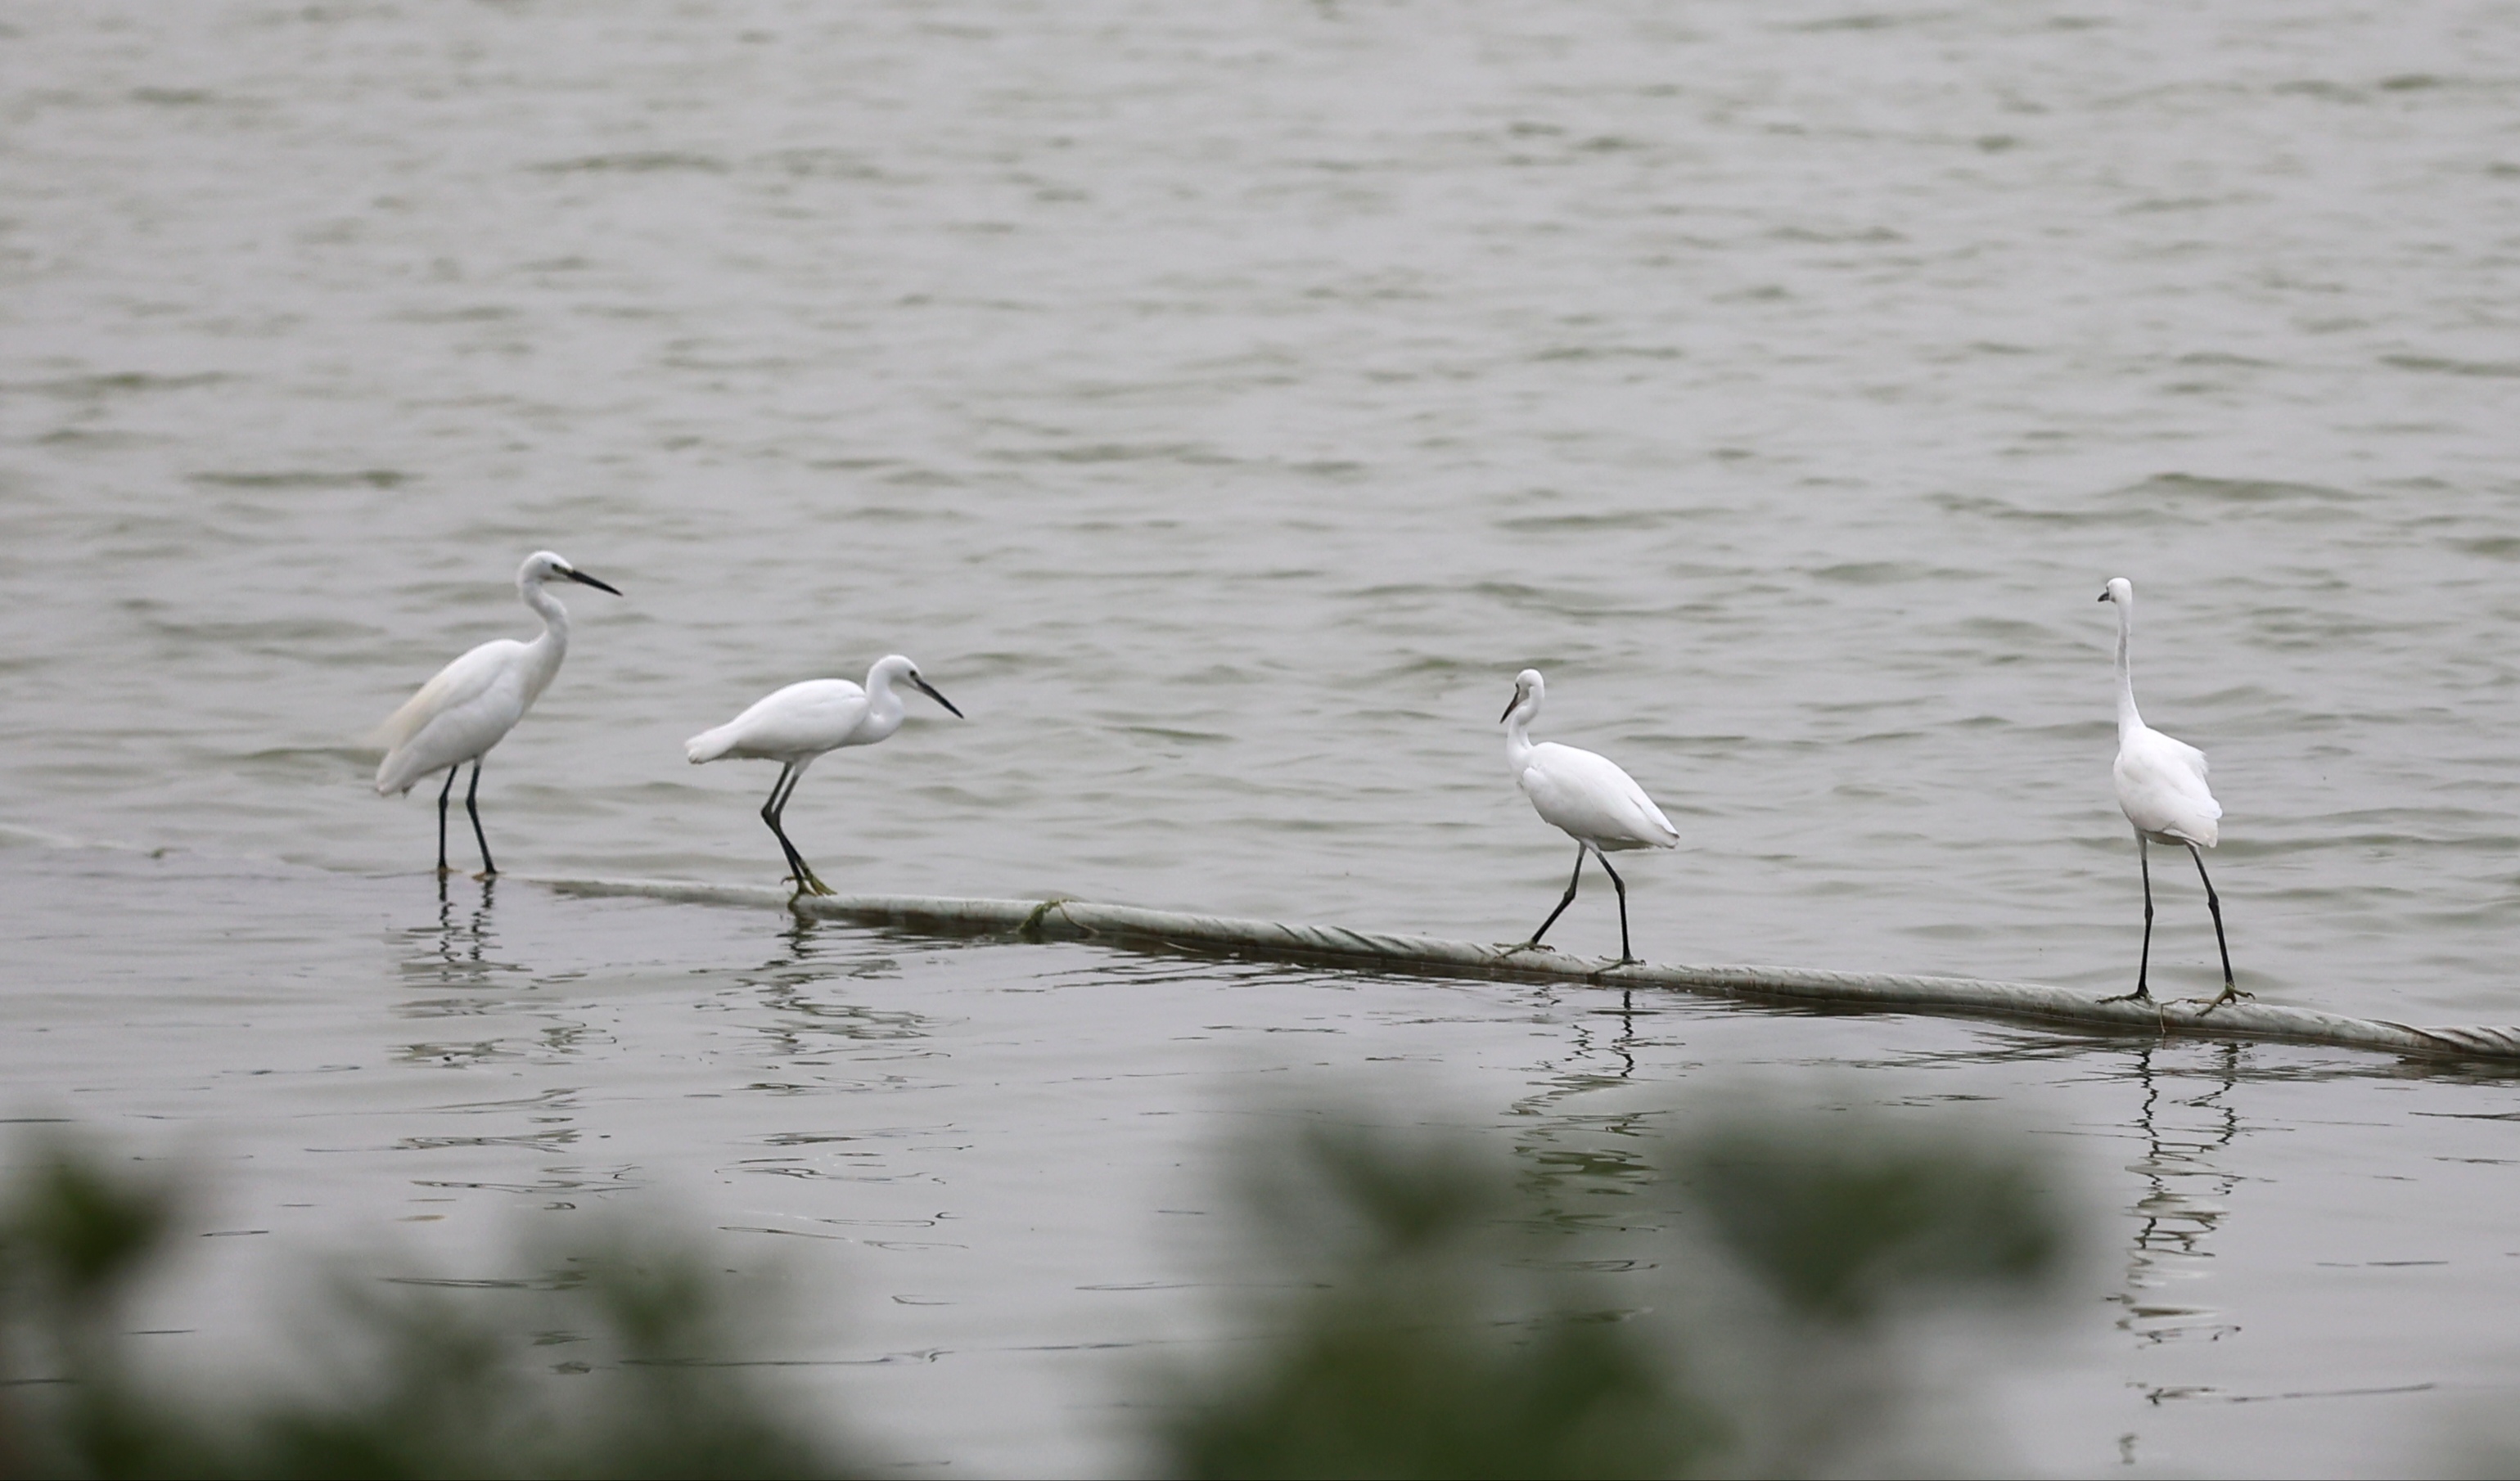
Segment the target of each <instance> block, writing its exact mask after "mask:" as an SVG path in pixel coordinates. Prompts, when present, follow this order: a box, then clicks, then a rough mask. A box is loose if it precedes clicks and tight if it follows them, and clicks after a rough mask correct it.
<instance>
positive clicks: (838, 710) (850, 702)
mask: <svg viewBox="0 0 2520 1481" xmlns="http://www.w3.org/2000/svg"><path fill="white" fill-rule="evenodd" d="M896 679H898V680H903V681H906V682H907V683H908V684H909V685H910V686H911V688H913V689H916V690H918V691H919V692H920V693H921V694H922V695H925V696H927V697H928V698H930V699H933V700H935V701H936V702H937V703H939V704H941V705H943V706H945V708H946V709H948V710H950V711H952V712H953V715H954V718H955V719H957V720H960V719H962V718H963V712H962V711H961V710H959V709H955V708H954V701H953V700H951V699H948V698H946V697H945V696H943V695H940V694H938V693H936V691H935V690H934V689H933V688H931V687H930V686H929V685H928V683H927V681H926V680H924V679H922V678H921V677H919V665H918V664H916V663H913V662H911V661H910V660H909V659H907V658H905V657H903V656H901V655H900V654H899V653H894V654H891V655H890V656H888V657H884V658H879V659H877V660H876V665H875V667H873V668H871V669H868V670H867V681H866V688H864V689H860V688H858V687H857V686H856V685H854V684H851V683H850V682H849V681H847V680H846V679H808V680H806V681H805V682H804V683H802V684H790V685H788V686H787V688H786V689H783V690H779V691H776V692H774V693H772V694H770V695H769V696H765V697H763V698H762V699H760V700H759V701H757V702H755V703H754V704H753V706H752V707H751V708H750V709H747V710H745V711H744V712H743V713H742V714H740V715H738V716H736V717H735V718H734V719H732V720H729V721H728V722H726V723H725V724H724V725H721V726H719V727H718V728H717V729H715V730H706V731H702V732H700V733H699V734H698V735H697V736H694V737H693V738H692V739H690V740H686V741H684V742H683V754H684V755H685V756H686V757H687V758H689V759H690V761H691V763H692V764H693V765H694V766H697V765H699V764H700V763H701V762H703V761H716V760H719V759H721V758H724V757H728V756H732V757H734V758H736V759H737V760H739V761H777V762H779V763H781V765H780V768H779V780H778V781H776V782H774V783H772V784H770V800H769V801H767V802H764V803H762V804H761V821H762V822H764V823H767V824H769V825H770V831H771V832H772V833H773V834H775V835H776V836H777V837H778V839H779V850H780V852H782V853H784V854H786V855H787V869H788V877H789V878H791V879H793V880H795V881H796V893H797V894H799V895H803V894H807V893H812V894H817V895H828V894H830V893H832V887H831V886H830V885H828V884H825V883H824V882H823V881H822V880H821V879H819V878H817V877H816V876H815V875H814V869H813V866H812V865H809V864H807V863H806V862H805V856H804V855H803V854H800V853H798V852H797V851H796V845H795V844H793V843H791V842H789V841H788V839H787V830H786V829H784V828H782V827H780V826H779V820H780V818H781V816H782V815H783V814H785V813H786V812H787V799H788V798H790V797H793V796H794V795H796V784H797V783H798V782H800V781H802V780H804V776H805V768H806V767H808V766H811V765H812V764H813V763H814V758H815V757H816V756H819V755H821V754H823V753H824V752H825V751H833V750H838V749H839V748H840V747H841V746H844V745H873V744H875V743H876V742H877V741H878V740H883V739H884V738H885V737H887V736H889V735H891V734H892V733H893V732H894V731H897V730H899V729H901V696H898V695H896V694H894V693H893V692H892V685H893V681H894V680H896Z"/></svg>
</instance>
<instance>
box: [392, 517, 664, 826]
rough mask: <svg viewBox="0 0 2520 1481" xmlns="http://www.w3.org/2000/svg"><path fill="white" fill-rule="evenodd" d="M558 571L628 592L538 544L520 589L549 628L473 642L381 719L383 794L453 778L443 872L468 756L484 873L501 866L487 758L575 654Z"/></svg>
mask: <svg viewBox="0 0 2520 1481" xmlns="http://www.w3.org/2000/svg"><path fill="white" fill-rule="evenodd" d="M555 576H557V577H560V578H561V579H562V580H567V581H575V582H577V583H579V584H580V585H583V586H591V587H594V588H595V589H596V590H598V591H607V592H611V593H612V595H614V596H616V597H617V596H619V595H621V593H620V592H619V591H617V590H615V589H614V588H612V587H610V586H608V585H607V584H605V583H604V582H602V581H599V580H597V579H596V578H594V577H593V576H590V575H588V574H586V573H585V572H584V571H581V570H579V569H578V568H577V567H575V566H573V565H571V564H569V563H568V562H567V561H563V560H562V559H561V558H560V557H559V556H556V555H554V554H552V553H551V552H550V551H547V550H544V551H536V552H534V553H533V554H532V555H530V556H527V557H526V558H525V562H524V564H522V565H520V566H518V567H517V597H518V598H519V599H521V600H522V601H523V602H524V604H525V606H528V607H530V608H532V609H533V611H534V613H535V615H537V616H539V617H541V618H542V619H543V632H542V636H541V637H539V638H536V639H534V640H533V641H532V642H530V643H518V642H517V641H516V640H515V639H513V638H498V639H494V640H492V641H491V642H488V643H484V644H482V645H481V646H480V647H478V648H475V649H473V650H472V651H470V652H467V653H465V654H464V655H463V656H462V657H460V658H457V659H456V660H455V661H454V662H452V663H449V664H448V665H446V666H445V667H444V668H441V669H439V670H438V671H437V673H436V676H435V677H433V678H431V679H430V680H429V681H428V682H427V684H424V685H422V686H421V687H420V692H419V693H418V694H416V695H413V696H411V697H410V698H409V699H406V700H404V701H403V705H402V708H400V709H397V710H395V711H394V712H393V713H392V714H391V715H388V716H386V717H385V722H384V723H383V724H382V725H380V726H378V727H377V730H376V735H375V737H374V740H376V742H377V743H378V744H381V745H382V746H384V747H385V756H384V760H383V761H382V762H380V763H379V764H378V766H377V792H378V794H379V795H381V796H389V795H392V794H393V793H396V792H407V791H409V790H411V788H412V785H413V784H415V783H417V782H418V781H420V779H421V778H423V777H427V776H432V775H434V774H435V773H437V772H439V771H443V772H445V773H446V785H445V787H444V788H443V789H441V790H440V791H439V792H438V794H437V871H438V873H439V874H441V875H442V874H444V873H446V799H447V796H448V795H449V793H451V792H452V791H453V790H454V787H455V773H456V772H457V770H459V769H460V768H461V767H462V766H463V765H464V763H465V762H467V761H470V762H472V790H470V791H468V792H467V793H466V794H465V798H464V806H465V810H466V811H467V812H469V813H471V814H472V836H473V840H474V841H475V842H477V843H479V844H480V845H481V873H483V874H484V875H491V874H496V873H498V869H497V866H495V865H493V864H492V863H491V862H490V842H489V839H488V837H487V836H486V835H485V834H483V832H482V831H481V813H480V809H479V807H478V805H477V795H476V794H477V792H478V791H479V788H480V785H481V758H482V757H483V756H484V755H487V754H488V753H489V750H490V748H491V747H492V746H494V745H497V744H498V743H499V742H500V741H501V740H505V739H507V735H508V732H510V731H512V730H514V729H516V726H517V721H519V720H521V719H523V718H524V717H525V711H526V710H529V709H531V708H533V704H534V701H535V700H536V699H538V698H541V697H542V693H543V691H544V690H546V689H548V688H550V687H551V682H552V676H553V675H555V674H558V673H559V672H560V664H561V660H562V658H564V657H566V656H567V655H568V608H566V607H564V606H561V605H560V601H559V599H558V598H555V597H554V596H552V595H551V594H550V593H549V592H546V591H544V590H543V583H544V582H546V581H549V580H551V579H552V578H553V577H555Z"/></svg>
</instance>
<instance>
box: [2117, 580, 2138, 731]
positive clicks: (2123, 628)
mask: <svg viewBox="0 0 2520 1481" xmlns="http://www.w3.org/2000/svg"><path fill="white" fill-rule="evenodd" d="M2117 608H2118V734H2119V735H2120V736H2126V735H2130V734H2132V733H2134V732H2136V731H2139V730H2141V729H2143V716H2141V715H2139V714H2138V713H2136V707H2135V666H2134V664H2133V662H2132V660H2131V659H2130V658H2129V657H2128V656H2127V649H2128V647H2129V646H2130V643H2131V642H2132V640H2133V638H2134V636H2135V608H2134V606H2132V605H2131V604H2128V603H2125V602H2120V603H2118V604H2117Z"/></svg>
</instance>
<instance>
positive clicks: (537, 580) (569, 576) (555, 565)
mask: <svg viewBox="0 0 2520 1481" xmlns="http://www.w3.org/2000/svg"><path fill="white" fill-rule="evenodd" d="M554 576H558V577H559V578H561V579H562V580H563V581H574V582H576V583H577V584H578V585H580V586H591V587H594V588H595V589H596V590H597V591H600V592H610V593H611V594H612V595H614V596H616V597H618V596H620V595H621V589H620V588H619V587H616V586H613V585H612V584H610V583H609V582H605V581H598V580H596V579H595V578H594V577H593V576H590V575H588V574H587V573H586V572H584V571H582V570H579V569H578V568H577V567H576V566H574V565H571V564H569V563H568V561H565V560H563V559H562V557H561V555H560V553H559V552H557V551H547V550H538V551H536V552H534V553H533V554H532V555H530V556H527V557H526V558H525V563H524V564H522V565H520V566H517V587H518V588H519V589H521V588H524V587H529V586H540V585H542V584H543V583H544V582H546V581H549V580H550V579H552V578H553V577H554Z"/></svg>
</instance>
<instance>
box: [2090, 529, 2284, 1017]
mask: <svg viewBox="0 0 2520 1481" xmlns="http://www.w3.org/2000/svg"><path fill="white" fill-rule="evenodd" d="M2100 600H2101V601H2103V602H2114V603H2116V604H2117V606H2118V759H2117V765H2116V767H2115V768H2114V776H2115V779H2116V781H2117V786H2118V808H2119V810H2120V811H2122V812H2124V813H2125V814H2126V817H2127V821H2128V822H2129V823H2132V824H2134V825H2135V853H2136V860H2137V862H2138V864H2139V865H2140V866H2141V867H2142V870H2143V955H2142V956H2141V957H2139V958H2138V959H2137V961H2136V968H2135V991H2134V992H2131V993H2120V994H2119V995H2118V996H2117V997H2115V998H2109V999H2104V1000H2103V1001H2104V1002H2110V1003H2122V1002H2126V1001H2128V1000H2130V999H2140V1000H2142V1001H2143V1002H2146V1003H2149V1002H2151V1001H2152V990H2151V989H2150V988H2149V987H2148V986H2146V985H2145V978H2146V977H2147V976H2148V975H2149V974H2150V972H2151V970H2152V845H2153V844H2154V843H2156V842H2159V843H2177V844H2181V845H2183V846H2184V847H2185V848H2186V850H2187V857H2189V858H2191V859H2193V860H2195V861H2196V877H2197V878H2199V879H2202V880H2204V881H2205V908H2206V909H2207V910H2209V911H2211V912H2213V915H2214V945H2215V946H2216V947H2217V948H2218V949H2219V950H2220V951H2221V952H2222V954H2223V993H2222V996H2221V997H2218V998H2216V999H2215V1000H2214V1001H2213V1002H2212V1003H2210V1004H2208V1005H2206V1011H2208V1012H2211V1011H2213V1010H2215V1009H2218V1008H2221V1007H2222V1006H2223V1005H2224V1004H2226V1003H2228V1002H2230V1001H2231V1000H2232V999H2234V998H2245V997H2248V996H2249V994H2247V993H2244V992H2242V991H2240V990H2239V988H2237V987H2235V986H2233V985H2232V982H2231V948H2230V946H2229V944H2228V942H2226V941H2225V940H2224V939H2223V901H2222V899H2221V897H2220V896H2218V895H2216V894H2215V893H2214V877H2213V875H2208V874H2206V873H2205V856H2204V855H2203V854H2201V853H2198V852H2197V850H2198V849H2200V848H2212V847H2213V846H2214V845H2215V843H2217V842H2218V841H2220V839H2221V838H2222V835H2223V830H2222V818H2223V804H2222V803H2220V802H2217V801H2215V800H2214V794H2213V793H2212V792H2211V791H2209V790H2207V789H2206V786H2205V753H2204V752H2203V751H2200V750H2198V749H2197V748H2196V747H2194V746H2192V745H2189V744H2188V743H2187V742H2186V741H2184V740H2172V739H2170V738H2169V737H2168V736H2165V735H2163V734H2162V733H2161V732H2159V731H2157V730H2154V729H2153V728H2152V727H2151V726H2149V725H2146V724H2144V723H2143V716H2142V715H2140V714H2138V713H2137V712H2136V707H2135V671H2134V669H2133V667H2132V666H2131V662H2130V660H2129V658H2128V656H2127V644H2128V639H2129V637H2130V636H2131V635H2132V634H2133V633H2134V631H2135V583H2134V582H2132V581H2129V580H2128V579H2127V578H2126V577H2124V576H2113V577H2111V578H2110V580H2109V584H2108V586H2107V587H2106V588H2105V589H2104V590H2102V591H2101V593H2100Z"/></svg>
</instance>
